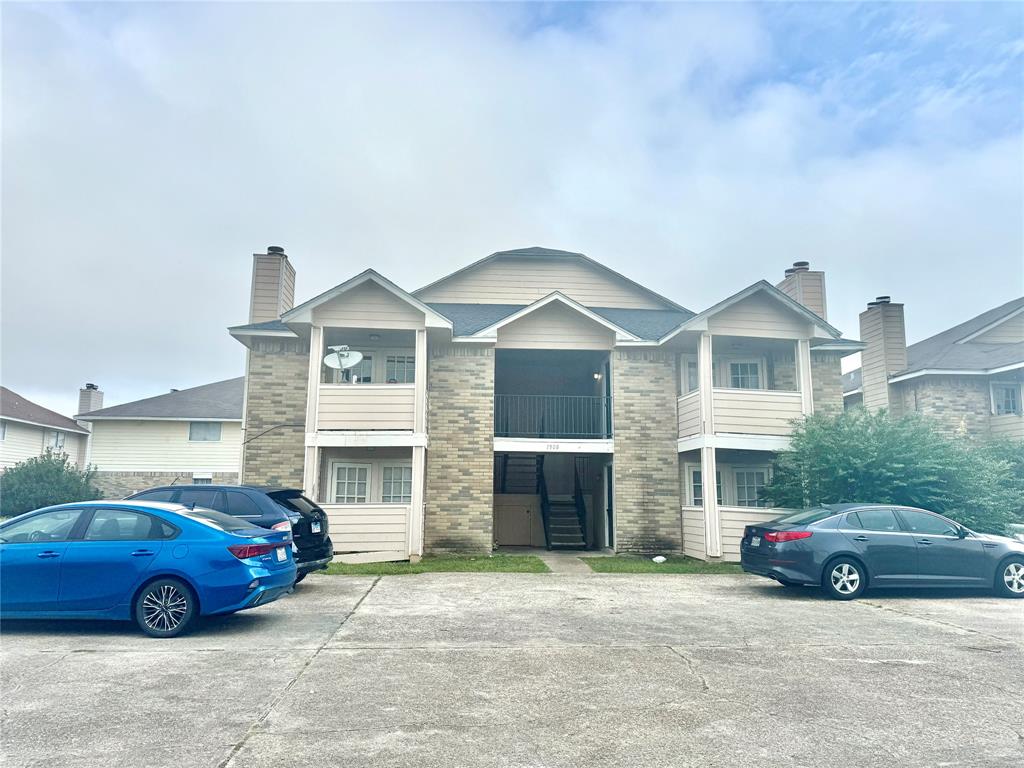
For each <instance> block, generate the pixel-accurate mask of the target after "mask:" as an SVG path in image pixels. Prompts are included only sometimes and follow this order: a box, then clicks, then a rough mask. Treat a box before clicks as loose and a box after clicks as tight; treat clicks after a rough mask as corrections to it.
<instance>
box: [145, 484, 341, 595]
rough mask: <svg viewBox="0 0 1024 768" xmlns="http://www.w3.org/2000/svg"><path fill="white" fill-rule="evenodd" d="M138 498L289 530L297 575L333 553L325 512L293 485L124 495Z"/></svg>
mask: <svg viewBox="0 0 1024 768" xmlns="http://www.w3.org/2000/svg"><path fill="white" fill-rule="evenodd" d="M127 498H128V499H134V500H137V501H169V502H172V503H176V504H184V505H186V506H196V507H205V508H206V509H215V510H217V511H218V512H226V513H227V514H229V515H232V516H233V517H239V518H242V519H243V520H247V521H249V522H250V523H254V524H255V525H258V526H260V527H262V528H271V529H273V530H277V531H279V530H282V529H285V528H287V527H289V526H290V527H291V529H292V551H293V552H294V553H295V565H296V566H297V567H298V569H299V575H298V577H297V578H296V579H295V582H296V583H298V582H300V581H302V580H303V579H304V578H306V574H307V573H310V572H312V571H319V570H321V569H323V568H326V567H327V565H328V564H329V563H330V562H331V558H332V557H333V556H334V545H333V544H332V543H331V537H330V536H328V531H327V514H326V513H325V512H324V511H323V510H322V509H320V507H318V506H317V505H316V504H314V503H313V502H312V501H310V500H309V499H307V498H306V497H305V496H303V495H302V491H299V490H295V489H292V488H266V487H261V486H255V485H165V486H162V487H160V488H150V489H149V490H146V491H140V492H139V493H136V494H133V495H131V496H128V497H127Z"/></svg>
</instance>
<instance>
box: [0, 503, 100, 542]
mask: <svg viewBox="0 0 1024 768" xmlns="http://www.w3.org/2000/svg"><path fill="white" fill-rule="evenodd" d="M81 514H82V510H80V509H59V510H54V511H53V512H43V513H41V514H38V515H32V517H29V518H27V519H25V520H18V521H17V522H13V523H10V524H8V525H5V526H4V527H3V528H0V539H2V540H3V541H4V542H6V543H9V544H20V543H25V542H35V541H41V542H47V541H67V540H68V537H70V536H71V530H72V529H73V528H74V527H75V523H76V522H78V517H79V515H81Z"/></svg>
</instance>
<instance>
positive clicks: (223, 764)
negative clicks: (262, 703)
mask: <svg viewBox="0 0 1024 768" xmlns="http://www.w3.org/2000/svg"><path fill="white" fill-rule="evenodd" d="M380 580H381V577H380V576H378V577H377V578H375V579H374V580H373V583H372V584H370V586H369V587H367V588H366V591H365V592H364V593H363V594H362V597H360V598H359V599H358V600H357V601H356V604H355V605H353V606H352V610H350V611H349V612H348V613H346V614H345V616H344V617H342V619H341V621H340V622H339V623H338V626H337V627H335V629H334V631H333V632H331V634H330V635H328V637H327V639H325V640H324V641H323V642H322V643H321V644H320V646H319V647H318V648H317V649H316V650H315V651H313V653H312V654H311V655H310V657H309V658H308V659H306V661H305V662H304V663H303V665H302V666H301V667H300V668H299V671H298V672H296V673H295V675H293V676H292V679H291V680H289V681H288V683H287V684H286V685H285V687H284V688H283V689H282V690H281V692H280V693H279V694H278V695H277V696H275V697H274V700H273V701H272V702H270V706H269V707H267V709H266V710H265V711H264V712H263V714H261V715H260V716H259V717H257V718H256V720H255V721H254V722H253V723H252V725H250V726H249V729H248V730H247V731H246V732H245V735H244V736H243V737H242V738H241V739H240V740H239V741H238V742H236V743H235V744H234V745H233V746H232V747H231V749H230V751H229V752H228V754H227V755H225V757H224V759H223V760H221V761H219V762H218V763H217V768H227V766H229V765H231V763H232V762H233V761H234V759H235V757H236V756H237V755H238V753H239V752H240V751H241V750H242V747H244V746H245V744H246V742H248V741H249V739H250V738H252V736H253V735H254V734H255V733H256V732H257V731H258V730H259V729H260V728H261V727H262V726H263V723H265V722H266V720H267V718H268V717H270V715H271V714H272V713H273V711H274V709H275V708H276V707H277V705H278V704H280V703H281V702H282V701H284V698H285V696H287V695H288V692H289V691H290V690H291V689H292V688H293V687H294V686H295V683H297V682H298V681H299V678H301V677H302V676H303V675H304V674H305V673H306V670H307V669H309V667H310V665H311V664H312V663H313V661H314V660H315V659H316V657H317V656H319V655H320V652H321V651H322V650H323V649H324V648H325V647H326V646H327V644H328V643H329V642H331V640H332V639H333V638H334V636H335V635H337V634H338V633H339V632H340V631H341V628H342V627H344V626H345V622H347V621H348V620H349V619H350V618H352V616H353V615H354V614H355V612H356V611H358V610H359V606H361V605H362V604H363V601H364V600H365V599H366V598H367V597H368V596H369V595H370V592H372V591H373V588H374V587H376V586H377V583H378V582H379V581H380Z"/></svg>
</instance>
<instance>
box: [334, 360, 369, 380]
mask: <svg viewBox="0 0 1024 768" xmlns="http://www.w3.org/2000/svg"><path fill="white" fill-rule="evenodd" d="M338 373H340V374H341V380H342V381H343V382H346V383H351V384H372V383H373V355H363V359H362V360H360V361H359V362H358V363H357V364H356V365H353V366H352V367H351V368H345V369H343V370H341V371H339V372H338Z"/></svg>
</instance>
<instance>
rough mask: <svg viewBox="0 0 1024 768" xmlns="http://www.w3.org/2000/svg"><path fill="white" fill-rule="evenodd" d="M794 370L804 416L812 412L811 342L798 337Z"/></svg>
mask: <svg viewBox="0 0 1024 768" xmlns="http://www.w3.org/2000/svg"><path fill="white" fill-rule="evenodd" d="M796 372H797V381H798V382H799V387H800V407H801V409H802V411H803V414H804V416H810V415H811V414H812V413H814V383H813V379H812V378H811V342H810V340H809V339H800V340H799V341H797V343H796Z"/></svg>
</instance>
